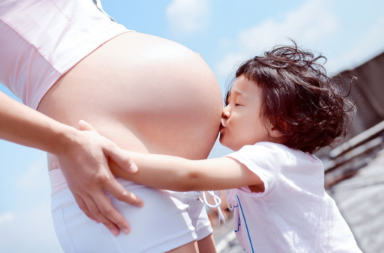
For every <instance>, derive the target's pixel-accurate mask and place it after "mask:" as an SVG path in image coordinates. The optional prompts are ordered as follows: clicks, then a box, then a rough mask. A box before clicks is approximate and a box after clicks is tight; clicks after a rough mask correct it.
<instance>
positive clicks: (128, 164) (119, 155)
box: [104, 145, 138, 173]
mask: <svg viewBox="0 0 384 253" xmlns="http://www.w3.org/2000/svg"><path fill="white" fill-rule="evenodd" d="M104 153H105V155H106V156H107V157H109V158H110V159H111V160H112V161H114V162H115V163H116V164H117V165H118V166H119V167H120V168H121V169H122V170H125V171H126V172H129V173H135V172H137V170H138V168H137V166H136V164H135V163H134V162H133V161H132V159H131V157H129V155H128V153H127V152H126V151H125V150H123V149H121V148H119V147H118V146H117V145H111V146H108V148H106V149H104Z"/></svg>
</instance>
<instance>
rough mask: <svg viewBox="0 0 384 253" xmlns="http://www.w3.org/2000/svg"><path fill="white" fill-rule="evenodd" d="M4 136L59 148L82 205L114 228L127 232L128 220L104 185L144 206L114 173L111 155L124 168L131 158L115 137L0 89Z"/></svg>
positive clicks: (48, 148)
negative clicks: (49, 112) (61, 118)
mask: <svg viewBox="0 0 384 253" xmlns="http://www.w3.org/2000/svg"><path fill="white" fill-rule="evenodd" d="M0 138H1V139H4V140H7V141H11V142H15V143H18V144H21V145H25V146H29V147H33V148H37V149H41V150H44V151H46V152H49V153H52V154H55V155H56V156H57V157H58V159H59V162H60V166H61V168H62V170H63V173H64V175H65V177H66V179H67V182H68V185H69V188H70V189H71V191H72V193H73V195H74V196H75V199H76V201H77V203H78V205H79V206H80V208H81V209H82V210H83V211H84V213H86V215H87V216H88V217H90V218H91V219H94V220H96V221H100V222H102V223H103V224H104V225H106V226H107V227H108V228H109V229H110V230H111V231H112V232H113V233H114V234H118V233H119V232H118V228H119V229H122V230H123V231H125V232H128V228H129V227H128V224H127V222H126V221H125V219H124V218H123V216H122V215H121V214H120V213H119V212H118V211H117V210H116V209H115V208H114V207H113V206H112V204H111V203H110V201H109V199H108V197H107V196H106V195H105V193H104V190H108V191H109V192H111V194H112V195H114V196H115V197H116V198H118V199H119V200H121V201H125V202H127V203H129V204H132V205H137V206H141V205H142V201H141V200H140V199H138V198H136V197H135V196H134V195H133V194H131V193H129V192H127V191H126V190H125V188H124V187H122V186H121V185H120V184H119V183H118V182H117V181H116V179H115V178H114V177H113V175H112V174H111V172H110V170H109V168H108V164H107V158H110V159H112V160H114V161H115V162H116V163H117V164H119V167H120V169H121V168H123V169H124V170H126V172H127V174H129V173H128V171H130V170H131V167H130V165H131V163H130V161H129V158H128V157H127V156H126V153H124V151H123V150H121V149H120V148H119V147H117V145H116V144H115V143H113V142H112V141H110V140H108V139H106V138H104V137H102V136H101V135H99V134H97V133H94V132H83V131H79V130H76V129H75V128H73V127H70V126H67V125H64V124H61V123H59V122H57V121H55V120H53V119H51V118H49V117H47V116H45V115H44V114H42V113H39V112H37V111H34V110H32V109H31V108H29V107H27V106H25V105H23V104H21V103H19V102H17V101H15V100H13V99H12V98H10V97H8V96H7V95H5V94H4V93H1V92H0Z"/></svg>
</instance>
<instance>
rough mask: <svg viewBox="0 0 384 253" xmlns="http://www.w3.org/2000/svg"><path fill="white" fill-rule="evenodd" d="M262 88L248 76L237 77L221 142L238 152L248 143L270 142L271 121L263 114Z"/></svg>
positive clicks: (225, 114)
mask: <svg viewBox="0 0 384 253" xmlns="http://www.w3.org/2000/svg"><path fill="white" fill-rule="evenodd" d="M261 93H262V90H261V88H260V87H259V86H257V85H256V84H255V83H254V82H252V81H250V80H248V79H247V78H245V77H244V75H241V76H239V77H238V78H236V80H235V82H234V84H233V87H232V89H231V93H230V96H229V97H228V101H227V103H228V105H227V106H226V107H225V108H224V109H223V115H222V119H221V124H222V127H221V128H220V143H221V144H223V145H224V146H226V147H228V148H230V149H232V150H234V151H237V150H239V149H240V148H241V147H243V146H245V145H253V144H255V143H257V142H261V141H269V135H268V130H267V129H268V127H269V125H270V124H269V122H265V121H264V120H263V119H262V117H261V105H262V99H261Z"/></svg>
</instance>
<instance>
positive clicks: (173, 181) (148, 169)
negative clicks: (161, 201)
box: [110, 152, 264, 191]
mask: <svg viewBox="0 0 384 253" xmlns="http://www.w3.org/2000/svg"><path fill="white" fill-rule="evenodd" d="M128 154H129V156H130V157H131V158H132V160H133V162H134V163H135V164H136V165H137V166H138V168H139V170H138V171H137V172H136V173H134V174H130V173H127V172H125V171H124V170H121V169H119V167H118V166H117V165H116V164H115V163H114V162H110V167H111V170H112V172H113V174H115V175H116V176H118V177H122V178H125V179H128V180H131V181H134V182H137V183H139V184H144V185H148V186H151V187H154V188H159V189H168V190H174V191H205V190H222V189H232V188H238V187H242V186H250V185H258V186H264V184H263V182H262V181H261V180H260V178H259V177H258V176H257V175H256V174H255V173H253V172H251V171H250V170H249V169H248V168H247V167H246V166H244V165H243V164H241V163H239V162H237V161H235V160H233V159H231V158H217V159H209V160H188V159H184V158H180V157H175V156H166V155H151V154H142V153H135V152H128Z"/></svg>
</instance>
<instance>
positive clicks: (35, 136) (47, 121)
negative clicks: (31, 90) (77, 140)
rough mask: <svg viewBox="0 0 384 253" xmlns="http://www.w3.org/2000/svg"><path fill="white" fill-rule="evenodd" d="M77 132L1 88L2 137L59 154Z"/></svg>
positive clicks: (0, 135) (0, 134)
mask: <svg viewBox="0 0 384 253" xmlns="http://www.w3.org/2000/svg"><path fill="white" fill-rule="evenodd" d="M77 132H78V131H77V130H76V129H75V128H73V127H70V126H67V125H64V124H61V123H59V122H57V121H55V120H53V119H51V118H49V117H47V116H45V115H44V114H42V113H40V112H37V111H35V110H33V109H31V108H29V107H27V106H25V105H23V104H21V103H19V102H17V101H15V100H13V99H12V98H10V97H9V96H7V95H5V94H4V93H1V92H0V139H4V140H7V141H11V142H14V143H18V144H21V145H24V146H29V147H33V148H37V149H41V150H44V151H47V152H49V153H53V154H57V153H60V152H61V151H62V150H63V149H65V148H66V146H67V145H66V144H67V143H68V141H69V140H70V139H71V138H74V137H75V136H76V133H77Z"/></svg>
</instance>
